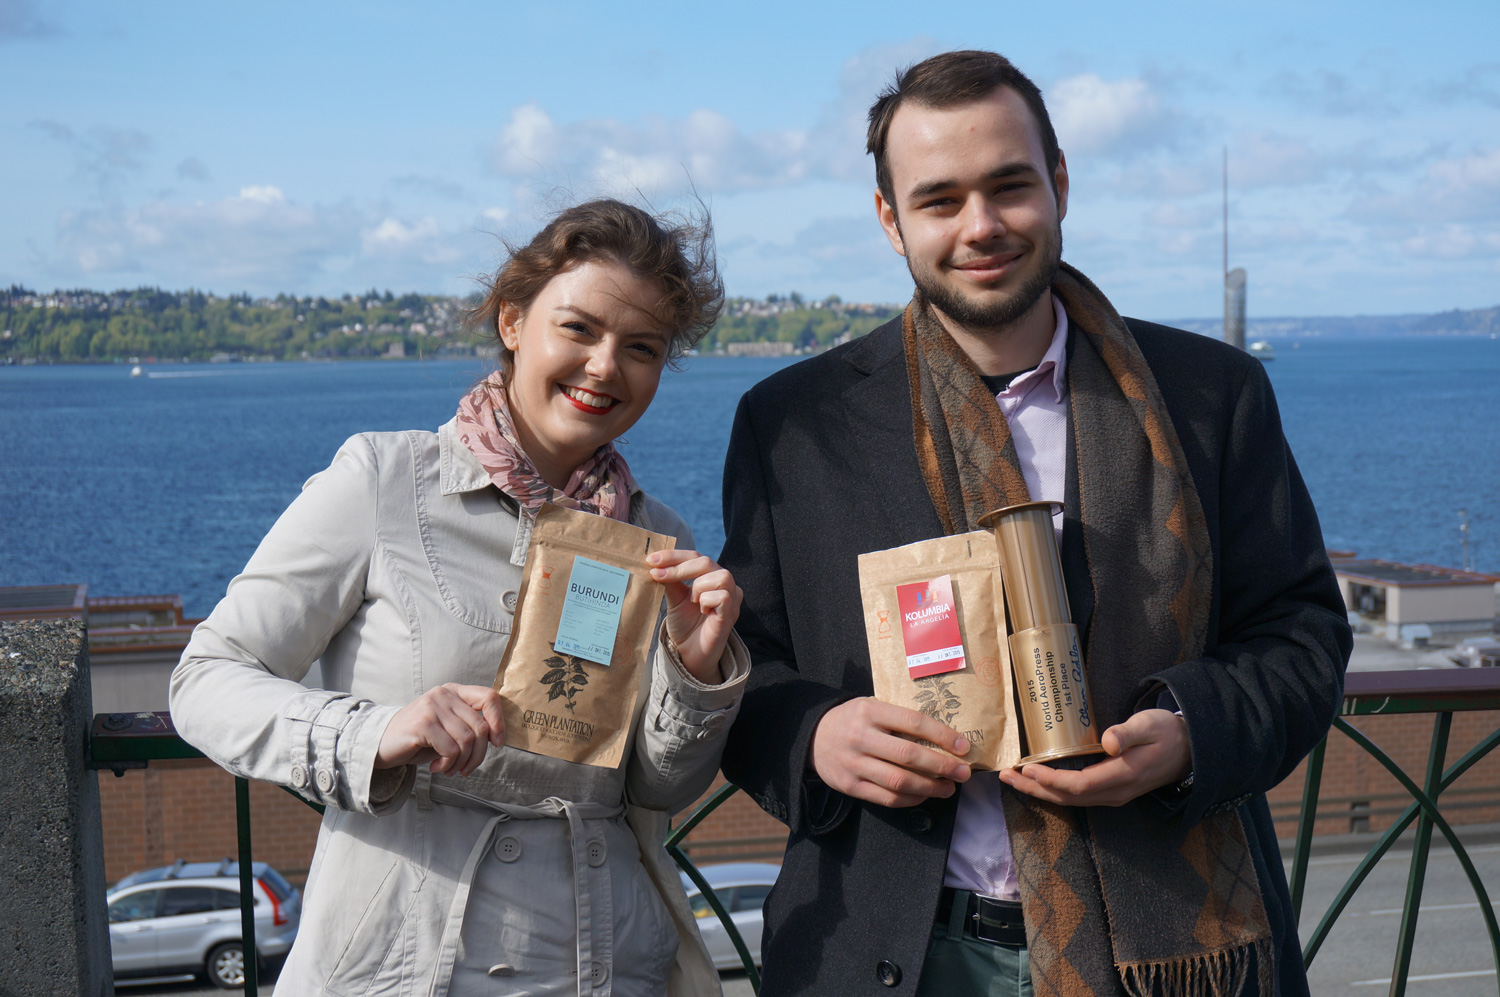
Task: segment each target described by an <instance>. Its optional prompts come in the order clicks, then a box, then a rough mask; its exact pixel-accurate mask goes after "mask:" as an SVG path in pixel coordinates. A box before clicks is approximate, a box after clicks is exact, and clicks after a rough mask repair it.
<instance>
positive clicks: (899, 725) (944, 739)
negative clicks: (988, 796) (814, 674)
mask: <svg viewBox="0 0 1500 997" xmlns="http://www.w3.org/2000/svg"><path fill="white" fill-rule="evenodd" d="M859 702H862V703H864V704H866V705H865V707H864V709H865V713H866V715H867V719H868V720H869V722H870V723H872V724H874V725H875V726H877V727H883V728H884V729H886V730H888V731H893V732H896V733H900V734H910V735H911V736H913V737H918V738H921V739H922V740H924V741H930V742H932V743H933V744H935V745H937V746H938V747H939V748H942V749H943V750H944V751H951V752H953V753H954V754H955V755H965V754H967V753H968V751H969V742H968V739H966V738H965V737H964V736H963V735H962V734H960V733H959V732H958V731H956V730H954V729H953V728H952V727H949V726H948V725H947V724H945V723H942V722H941V721H938V720H935V719H933V718H932V717H929V716H927V715H926V714H924V713H918V712H917V711H916V710H908V709H907V708H906V707H904V706H893V705H891V704H890V703H882V702H880V701H879V700H877V699H868V700H861V701H859Z"/></svg>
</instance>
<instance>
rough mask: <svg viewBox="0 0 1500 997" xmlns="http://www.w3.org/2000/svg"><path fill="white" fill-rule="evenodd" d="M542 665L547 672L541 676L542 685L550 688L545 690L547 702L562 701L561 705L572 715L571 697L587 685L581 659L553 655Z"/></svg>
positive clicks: (587, 680)
mask: <svg viewBox="0 0 1500 997" xmlns="http://www.w3.org/2000/svg"><path fill="white" fill-rule="evenodd" d="M543 664H545V665H546V666H547V671H546V672H545V673H544V674H543V675H542V679H541V682H542V685H545V686H550V687H551V688H550V689H548V690H547V702H549V703H550V702H552V701H553V700H555V699H564V700H566V702H564V703H563V705H564V706H566V707H567V708H568V712H569V713H572V712H573V697H574V696H576V695H578V690H580V689H582V688H583V687H584V686H586V685H588V684H589V676H588V673H587V672H585V671H584V670H583V659H582V658H575V657H574V656H573V655H571V654H563V655H553V656H552V657H550V658H548V659H547V660H546V661H545V662H543Z"/></svg>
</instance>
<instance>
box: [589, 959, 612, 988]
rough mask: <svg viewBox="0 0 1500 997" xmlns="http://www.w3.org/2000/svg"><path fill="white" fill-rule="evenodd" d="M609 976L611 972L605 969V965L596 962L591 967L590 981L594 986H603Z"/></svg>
mask: <svg viewBox="0 0 1500 997" xmlns="http://www.w3.org/2000/svg"><path fill="white" fill-rule="evenodd" d="M608 976H609V970H607V969H605V968H604V963H602V962H595V963H591V964H590V965H589V979H590V980H591V981H593V984H594V986H596V987H597V986H602V985H603V983H604V981H605V979H606V978H607V977H608Z"/></svg>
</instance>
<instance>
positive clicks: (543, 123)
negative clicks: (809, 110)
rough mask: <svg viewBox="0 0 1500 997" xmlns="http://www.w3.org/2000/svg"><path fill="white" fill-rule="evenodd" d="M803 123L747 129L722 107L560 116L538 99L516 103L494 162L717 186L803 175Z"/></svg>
mask: <svg viewBox="0 0 1500 997" xmlns="http://www.w3.org/2000/svg"><path fill="white" fill-rule="evenodd" d="M806 143H807V133H806V132H805V131H801V130H798V129H787V130H782V131H760V132H754V133H746V132H743V131H741V130H740V128H739V126H737V125H736V124H735V123H734V122H732V121H730V120H729V119H728V118H727V117H725V116H724V115H722V114H720V113H719V112H717V111H712V110H707V109H699V110H695V111H693V112H691V113H689V114H688V115H686V116H685V117H681V118H664V117H659V116H651V117H645V118H640V119H637V120H635V121H631V122H623V121H617V120H614V119H611V118H598V119H591V120H586V121H576V122H568V123H565V124H558V123H557V122H555V121H553V120H552V117H551V116H550V115H549V114H548V113H547V112H546V111H545V110H543V109H542V108H541V107H540V106H539V105H537V104H535V103H531V104H523V105H521V106H519V107H517V108H514V109H513V110H512V111H511V116H510V120H509V122H507V124H506V125H505V127H504V128H502V129H501V131H500V135H499V137H498V138H497V139H496V142H495V146H494V154H493V156H492V157H491V163H492V165H493V167H494V169H495V171H496V172H498V173H500V174H502V175H504V176H512V177H517V178H523V177H524V178H530V179H537V178H550V179H554V180H557V179H561V180H566V181H567V182H569V183H570V184H582V185H584V186H586V187H587V188H588V189H589V192H595V191H611V192H619V191H627V190H631V189H638V190H641V191H643V192H646V193H648V194H650V193H652V192H661V191H671V190H678V189H681V188H683V187H686V186H687V185H688V184H689V182H691V183H692V184H694V185H697V186H699V187H702V188H705V189H708V190H715V191H734V190H746V189H753V188H757V187H768V186H776V185H780V184H784V183H794V182H796V181H798V180H800V179H802V178H803V177H804V176H805V175H806V163H805V157H804V156H803V155H802V151H803V149H804V147H805V146H806Z"/></svg>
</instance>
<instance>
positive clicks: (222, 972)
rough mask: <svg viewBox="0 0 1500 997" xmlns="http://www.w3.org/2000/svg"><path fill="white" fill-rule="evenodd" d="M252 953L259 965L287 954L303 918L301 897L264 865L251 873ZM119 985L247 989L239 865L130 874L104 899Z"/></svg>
mask: <svg viewBox="0 0 1500 997" xmlns="http://www.w3.org/2000/svg"><path fill="white" fill-rule="evenodd" d="M250 870H251V872H252V873H253V874H254V880H253V881H254V884H255V885H254V888H255V947H256V950H257V951H258V952H259V953H260V958H261V961H262V962H264V961H265V960H268V959H274V958H277V957H280V956H284V955H286V953H287V952H288V951H289V950H290V949H291V947H292V942H293V941H294V940H295V939H296V937H297V925H298V923H299V922H300V921H301V918H302V894H301V893H299V892H298V891H297V890H296V888H294V887H293V886H292V885H291V884H290V883H288V882H287V881H286V880H285V879H283V878H282V876H281V874H280V873H278V872H277V871H276V870H275V869H272V868H271V867H270V866H268V865H266V864H265V863H264V862H255V863H253V864H252V865H251V867H250ZM106 899H107V902H108V904H109V944H110V954H111V957H112V959H113V961H114V973H115V982H116V984H120V985H123V984H143V983H147V982H152V983H165V982H167V981H169V980H171V981H176V980H185V979H192V978H194V977H196V976H198V975H199V974H203V975H206V976H207V977H208V980H209V982H210V983H212V984H213V985H214V986H216V987H219V988H221V989H224V990H234V989H238V988H240V987H243V986H244V985H245V947H244V942H243V938H242V937H241V936H242V935H243V932H242V931H241V930H240V925H241V922H240V866H239V863H238V862H231V861H229V860H228V859H225V860H224V861H223V862H187V863H185V862H177V863H175V864H173V865H169V866H161V867H160V868H156V869H145V870H142V871H141V872H136V873H131V874H130V875H129V876H126V877H125V878H124V879H122V880H120V881H119V882H118V883H116V884H115V886H114V888H113V889H111V890H110V891H109V893H108V894H107V897H106Z"/></svg>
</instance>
